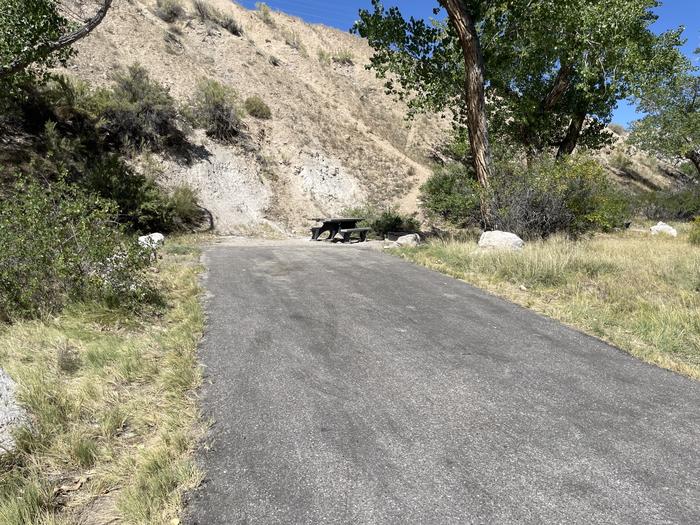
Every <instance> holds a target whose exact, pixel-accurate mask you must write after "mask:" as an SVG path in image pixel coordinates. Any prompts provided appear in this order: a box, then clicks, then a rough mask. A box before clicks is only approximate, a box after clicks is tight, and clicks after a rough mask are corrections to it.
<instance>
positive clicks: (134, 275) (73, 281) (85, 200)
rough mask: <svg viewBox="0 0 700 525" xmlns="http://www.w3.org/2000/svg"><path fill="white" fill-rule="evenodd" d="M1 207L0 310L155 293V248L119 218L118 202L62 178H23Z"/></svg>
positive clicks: (125, 300) (16, 314)
mask: <svg viewBox="0 0 700 525" xmlns="http://www.w3.org/2000/svg"><path fill="white" fill-rule="evenodd" d="M2 197H3V203H2V206H1V207H0V288H2V290H3V293H2V294H1V295H0V318H2V319H4V320H5V321H11V320H14V319H19V318H28V317H35V316H38V315H41V314H42V313H50V312H55V311H57V310H58V309H60V308H61V307H62V306H63V305H64V304H65V303H66V301H69V300H90V299H94V300H101V301H105V302H106V303H107V304H109V305H110V306H125V305H134V304H138V303H139V302H141V301H145V300H147V299H149V298H153V297H154V295H153V292H152V290H151V289H150V287H149V286H148V284H147V282H146V279H145V274H144V269H145V268H146V267H147V266H148V264H149V262H148V261H149V256H148V254H147V253H144V251H143V250H142V249H141V248H140V247H139V246H138V244H137V243H136V242H135V240H134V239H133V238H130V237H128V236H126V235H125V234H124V232H123V230H122V229H121V228H120V227H119V226H117V225H116V223H115V218H116V217H115V215H116V209H115V206H114V205H113V204H111V203H109V201H105V200H103V199H100V198H96V197H94V196H91V195H89V194H87V193H85V192H84V191H83V190H81V189H79V188H78V187H76V186H74V185H69V184H65V183H62V182H59V183H55V184H53V185H52V186H50V187H48V188H47V187H42V186H40V185H38V184H36V183H31V182H21V183H18V184H17V185H16V186H15V187H13V188H12V189H11V190H10V191H8V192H7V193H5V194H4V195H3V196H2Z"/></svg>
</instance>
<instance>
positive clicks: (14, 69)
mask: <svg viewBox="0 0 700 525" xmlns="http://www.w3.org/2000/svg"><path fill="white" fill-rule="evenodd" d="M111 6H112V0H103V1H102V7H100V9H99V11H97V13H96V14H95V16H93V17H92V18H91V19H90V20H88V21H87V22H86V23H85V25H83V26H82V27H80V28H79V29H76V30H75V31H73V32H72V33H69V34H67V35H64V36H62V37H61V38H59V39H58V40H56V41H55V42H49V43H46V44H39V45H37V46H35V47H34V49H32V53H29V54H28V55H27V56H25V57H23V58H18V59H16V60H14V61H13V62H10V63H9V64H7V65H4V66H2V67H0V79H3V78H6V77H9V76H12V75H15V74H17V73H19V72H20V71H22V70H23V69H25V68H27V67H28V66H30V65H31V64H32V62H34V61H35V60H36V58H35V57H36V56H37V55H42V54H45V55H49V54H51V53H55V52H56V51H59V50H61V49H63V48H65V47H68V46H71V45H73V44H74V43H76V42H77V41H78V40H81V39H83V38H85V37H86V36H88V35H89V34H90V33H91V32H92V31H93V30H94V29H95V28H96V27H97V26H98V25H100V23H102V20H104V17H105V16H106V15H107V11H109V8H110V7H111Z"/></svg>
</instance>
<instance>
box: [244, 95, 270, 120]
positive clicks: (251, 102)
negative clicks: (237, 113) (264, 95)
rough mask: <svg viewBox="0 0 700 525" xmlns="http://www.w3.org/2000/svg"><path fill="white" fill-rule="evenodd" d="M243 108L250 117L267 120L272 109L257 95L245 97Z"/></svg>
mask: <svg viewBox="0 0 700 525" xmlns="http://www.w3.org/2000/svg"><path fill="white" fill-rule="evenodd" d="M244 106H245V110H246V111H247V112H248V115H250V116H251V117H255V118H259V119H263V120H268V119H271V118H272V111H271V110H270V107H269V106H268V105H267V104H265V101H264V100H263V99H261V98H260V97H259V96H257V95H255V96H252V97H248V98H247V99H245V103H244Z"/></svg>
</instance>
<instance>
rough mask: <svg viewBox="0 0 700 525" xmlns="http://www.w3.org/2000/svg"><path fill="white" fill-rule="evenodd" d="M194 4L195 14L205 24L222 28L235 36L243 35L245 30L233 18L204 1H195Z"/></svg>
mask: <svg viewBox="0 0 700 525" xmlns="http://www.w3.org/2000/svg"><path fill="white" fill-rule="evenodd" d="M192 3H193V5H194V12H195V14H196V15H197V17H198V18H199V19H200V20H201V21H202V22H204V23H205V24H214V25H217V26H221V27H223V28H224V29H226V30H227V31H228V32H229V33H231V34H232V35H235V36H241V35H242V34H243V28H242V27H241V26H240V24H239V23H238V22H236V19H235V18H233V17H232V16H230V15H225V14H223V13H221V11H219V10H218V9H216V8H215V7H212V6H210V5H209V4H207V3H206V2H205V1H204V0H194V1H193V2H192Z"/></svg>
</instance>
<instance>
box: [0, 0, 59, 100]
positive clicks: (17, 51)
mask: <svg viewBox="0 0 700 525" xmlns="http://www.w3.org/2000/svg"><path fill="white" fill-rule="evenodd" d="M69 29H70V24H69V22H68V20H67V19H66V18H64V17H63V16H61V14H60V13H59V12H58V8H57V5H56V2H55V0H0V67H6V66H9V65H10V64H12V63H13V62H15V61H21V62H22V63H30V64H31V66H30V67H27V68H24V69H22V70H21V71H19V72H18V73H16V74H13V75H11V76H8V77H6V78H2V79H0V89H2V90H3V92H4V93H8V92H9V91H11V90H13V89H15V88H16V87H17V86H18V85H22V84H24V83H26V82H27V81H42V80H43V79H44V78H45V76H46V72H47V70H48V69H49V68H51V67H54V66H56V65H57V64H58V63H60V62H64V61H65V60H67V59H68V58H69V57H70V55H71V50H70V48H68V47H65V48H63V49H60V50H58V51H56V52H49V51H48V49H49V47H50V44H52V43H53V42H56V41H58V40H59V39H60V37H61V35H63V34H65V33H66V31H67V30H69Z"/></svg>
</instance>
